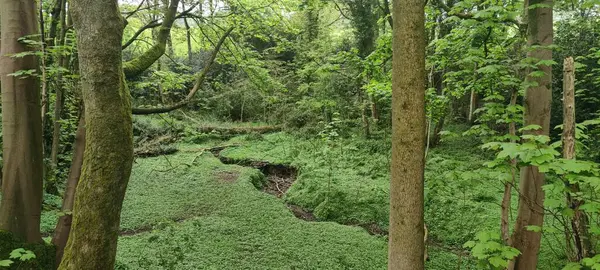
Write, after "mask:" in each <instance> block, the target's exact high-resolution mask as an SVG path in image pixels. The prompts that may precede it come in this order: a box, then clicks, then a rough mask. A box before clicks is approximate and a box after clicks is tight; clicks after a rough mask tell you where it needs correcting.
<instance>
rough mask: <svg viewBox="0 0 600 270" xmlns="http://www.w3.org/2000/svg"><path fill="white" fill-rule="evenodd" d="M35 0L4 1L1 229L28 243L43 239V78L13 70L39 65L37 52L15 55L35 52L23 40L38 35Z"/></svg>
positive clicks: (0, 66) (1, 14)
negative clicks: (21, 39)
mask: <svg viewBox="0 0 600 270" xmlns="http://www.w3.org/2000/svg"><path fill="white" fill-rule="evenodd" d="M35 3H36V2H35V1H12V0H0V7H2V9H1V10H0V18H1V19H0V25H1V32H2V41H1V42H2V46H1V52H0V75H1V81H2V82H1V84H2V139H3V153H2V155H3V156H2V158H3V163H4V164H3V168H4V169H3V174H2V180H3V181H2V201H1V203H0V230H4V231H8V232H11V233H13V234H14V235H16V236H17V237H19V238H21V239H23V240H24V241H26V242H41V241H42V237H41V235H40V215H41V210H42V185H43V184H42V181H43V180H42V179H43V154H42V113H41V104H40V89H39V80H38V79H37V78H36V77H35V76H26V77H17V76H11V75H9V74H11V73H15V72H17V71H19V70H31V69H37V68H38V63H37V62H38V61H37V59H36V56H25V57H22V58H12V57H10V55H12V54H16V53H21V52H25V51H31V50H34V49H37V48H31V47H27V45H25V44H24V43H22V42H19V41H18V39H19V38H22V37H24V36H30V35H36V34H39V29H38V21H37V18H36V11H37V7H36V5H35Z"/></svg>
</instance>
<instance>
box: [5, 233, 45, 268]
mask: <svg viewBox="0 0 600 270" xmlns="http://www.w3.org/2000/svg"><path fill="white" fill-rule="evenodd" d="M15 249H24V250H27V251H31V252H33V253H34V254H35V258H33V259H31V260H28V261H25V262H23V261H20V260H18V259H12V261H13V263H12V264H11V267H0V269H42V270H46V269H48V270H50V269H54V258H55V253H56V252H55V248H54V246H52V245H49V244H46V243H39V244H32V243H27V244H25V243H23V242H22V241H20V240H19V239H17V238H16V237H14V235H12V234H11V233H8V232H6V231H0V261H2V260H6V259H9V257H10V253H11V252H12V251H13V250H15Z"/></svg>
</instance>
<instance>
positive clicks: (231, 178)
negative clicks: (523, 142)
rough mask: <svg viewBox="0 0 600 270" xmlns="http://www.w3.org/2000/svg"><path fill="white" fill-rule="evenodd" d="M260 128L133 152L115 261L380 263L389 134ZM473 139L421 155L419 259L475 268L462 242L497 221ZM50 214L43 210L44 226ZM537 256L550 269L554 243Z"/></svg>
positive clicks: (139, 265)
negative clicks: (322, 134) (422, 236)
mask: <svg viewBox="0 0 600 270" xmlns="http://www.w3.org/2000/svg"><path fill="white" fill-rule="evenodd" d="M150 122H152V125H160V126H163V127H164V126H172V123H166V124H165V123H162V122H160V121H158V120H156V119H154V120H152V121H150ZM253 126H254V127H256V125H253ZM248 127H249V126H248ZM202 128H205V127H202ZM461 128H463V127H454V129H456V130H455V131H457V132H458V131H460V130H461ZM157 129H158V127H157ZM259 129H260V128H259ZM184 130H185V129H184ZM266 130H268V131H272V132H274V133H267V134H259V133H250V134H246V135H240V134H238V132H236V134H230V135H228V136H226V137H227V138H226V139H223V136H212V135H211V136H208V135H206V134H195V133H194V132H190V131H189V130H187V131H184V132H182V133H184V134H185V135H183V136H182V138H180V139H179V140H177V141H176V142H174V144H173V146H174V147H175V148H176V149H177V151H176V152H174V151H169V153H170V154H168V155H160V156H156V157H147V158H137V159H136V161H135V163H134V166H133V172H132V175H131V180H130V183H129V186H128V190H127V194H126V197H125V202H124V205H123V211H122V215H121V237H120V239H119V245H118V254H117V265H116V269H386V263H387V236H386V233H387V228H388V225H387V215H388V211H389V210H388V202H387V200H388V194H389V188H388V185H389V182H388V181H389V180H388V179H389V178H388V177H389V175H388V172H387V171H388V168H389V158H388V157H389V138H386V135H385V134H383V135H380V136H381V137H382V139H380V140H365V139H359V138H348V139H335V140H328V141H327V140H323V139H320V138H318V137H316V136H313V137H310V136H308V137H306V136H300V135H298V134H291V133H286V132H279V131H277V129H274V130H270V129H269V128H266ZM239 133H245V132H239ZM209 134H210V133H209ZM213 135H214V134H213ZM477 143H478V142H477V141H476V140H473V138H463V137H455V138H453V139H448V140H446V141H445V142H444V143H442V145H440V146H439V147H437V148H435V149H432V151H430V153H429V156H428V161H427V170H426V193H425V195H426V196H425V198H426V212H425V220H426V223H427V225H428V228H429V241H428V250H429V257H430V261H428V262H427V269H475V267H474V266H475V262H474V260H473V258H471V257H470V256H469V253H468V252H467V251H466V250H464V249H463V248H462V245H463V244H464V243H465V242H466V241H469V240H472V239H473V238H474V235H475V234H476V233H477V232H479V231H483V230H497V227H498V226H499V224H500V218H499V217H500V206H499V203H500V199H501V197H502V189H501V185H500V184H499V181H500V177H501V176H500V175H496V174H494V173H493V172H491V171H489V170H487V169H486V168H485V167H484V166H483V165H482V164H483V162H484V161H485V160H486V159H488V158H489V155H487V154H484V153H482V152H481V150H479V149H478V148H477ZM173 152H174V153H173ZM514 197H516V196H514ZM46 200H51V199H48V198H47V199H46ZM514 209H515V210H516V203H514ZM56 215H57V211H46V212H45V213H44V215H43V223H42V227H43V230H44V232H45V233H46V234H49V233H50V232H51V230H52V228H53V226H54V222H55V220H56ZM545 241H547V240H545ZM540 260H541V265H540V268H539V269H558V268H557V267H556V265H557V258H556V255H555V254H553V253H552V251H551V250H543V251H542V253H541V258H540Z"/></svg>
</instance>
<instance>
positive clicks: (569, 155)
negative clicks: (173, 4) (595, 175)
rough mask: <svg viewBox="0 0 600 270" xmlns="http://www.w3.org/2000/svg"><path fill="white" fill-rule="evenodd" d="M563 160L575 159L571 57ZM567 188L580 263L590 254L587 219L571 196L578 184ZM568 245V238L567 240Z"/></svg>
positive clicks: (565, 87) (567, 62)
mask: <svg viewBox="0 0 600 270" xmlns="http://www.w3.org/2000/svg"><path fill="white" fill-rule="evenodd" d="M563 91H564V92H563V134H562V143H563V158H565V159H575V156H576V154H575V63H574V61H573V58H572V57H569V58H567V59H565V62H564V78H563ZM565 185H566V186H567V188H568V192H567V205H568V206H569V207H570V208H571V209H573V212H574V213H573V217H572V218H571V228H572V232H573V235H572V237H573V241H574V244H575V248H576V249H577V254H575V256H572V257H573V259H574V261H580V260H581V259H583V258H585V257H589V256H590V254H592V245H591V243H590V238H589V234H588V230H587V226H588V218H587V216H586V215H585V213H584V212H582V211H581V210H579V207H580V206H581V205H582V204H583V201H581V200H579V199H577V198H574V197H573V195H572V194H576V193H578V192H580V189H579V185H578V184H571V183H569V182H568V181H566V182H565ZM567 241H568V242H569V243H570V241H571V239H570V237H569V238H567Z"/></svg>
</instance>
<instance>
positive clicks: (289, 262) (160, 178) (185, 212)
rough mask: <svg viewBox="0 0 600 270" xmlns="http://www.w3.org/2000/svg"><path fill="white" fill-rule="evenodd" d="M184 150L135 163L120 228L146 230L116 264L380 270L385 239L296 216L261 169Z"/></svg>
mask: <svg viewBox="0 0 600 270" xmlns="http://www.w3.org/2000/svg"><path fill="white" fill-rule="evenodd" d="M185 149H186V150H187V151H182V152H180V153H178V154H175V155H171V156H167V157H155V158H147V159H141V160H138V163H137V164H136V165H135V166H134V170H133V174H132V178H131V182H130V185H129V187H128V191H127V195H126V198H125V203H124V207H123V213H122V228H124V229H128V230H136V229H138V230H139V229H144V228H150V229H149V230H147V232H146V230H144V231H138V234H135V235H133V236H127V235H125V236H123V237H121V239H120V240H119V247H118V264H117V268H118V269H199V268H201V269H385V267H386V256H387V252H386V249H387V245H386V241H385V239H384V238H382V237H374V236H371V235H369V234H368V233H367V232H365V231H364V230H363V229H362V228H357V227H349V226H343V225H339V224H336V223H331V222H323V223H321V222H306V221H303V220H299V219H297V218H296V217H294V216H293V214H292V213H291V212H290V211H289V210H288V209H287V208H286V207H285V205H284V203H283V201H282V200H280V199H277V198H275V197H274V196H271V195H268V194H266V193H263V192H261V191H259V190H258V189H257V188H256V185H260V184H261V183H262V181H263V179H264V178H263V176H262V174H260V172H259V171H258V170H255V169H251V168H245V167H241V166H236V165H224V164H222V163H220V161H219V160H218V159H216V158H214V157H213V156H212V155H211V154H210V153H206V152H199V153H198V152H194V151H192V149H195V147H185Z"/></svg>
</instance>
